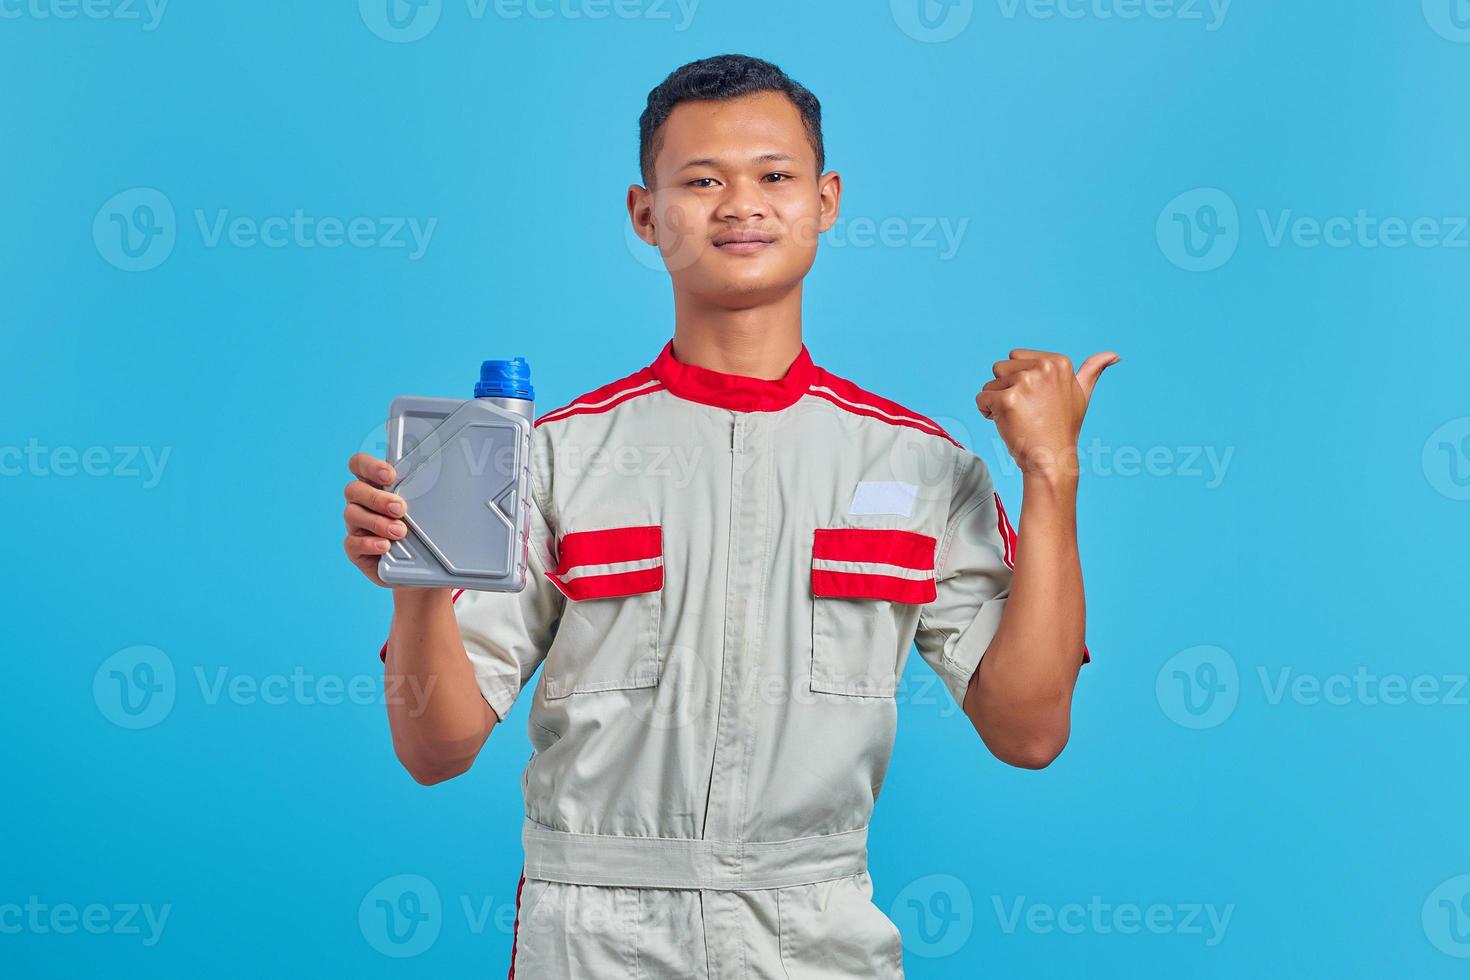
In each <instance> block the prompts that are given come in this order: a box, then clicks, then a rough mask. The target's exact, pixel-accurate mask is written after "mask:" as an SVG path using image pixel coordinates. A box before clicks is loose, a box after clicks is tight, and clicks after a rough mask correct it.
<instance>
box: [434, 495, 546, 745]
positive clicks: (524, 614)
mask: <svg viewBox="0 0 1470 980" xmlns="http://www.w3.org/2000/svg"><path fill="white" fill-rule="evenodd" d="M550 535H551V531H550V528H549V527H548V526H547V522H546V519H545V517H544V516H543V515H542V513H541V508H540V506H539V505H538V506H533V507H532V508H531V530H530V540H529V541H528V542H527V544H528V547H527V549H526V550H527V552H528V556H527V562H528V568H527V570H526V587H525V588H524V589H522V590H521V591H519V592H473V591H470V590H468V589H466V590H464V591H462V592H460V593H459V594H458V596H457V597H456V599H455V602H454V615H455V617H456V618H457V619H458V620H459V635H460V638H461V639H463V640H464V649H465V654H466V655H467V656H468V657H469V658H470V663H471V664H472V665H473V666H474V668H475V681H476V683H478V684H479V686H480V693H481V694H483V695H484V696H485V700H486V701H487V702H488V703H489V704H490V707H492V708H494V709H495V714H496V715H498V716H499V717H500V720H501V721H504V720H505V717H506V715H507V714H509V713H510V708H511V705H512V704H514V703H515V699H516V697H517V695H519V694H520V692H521V689H522V688H523V687H525V685H526V683H527V682H528V681H530V679H531V675H532V674H534V673H536V668H538V667H540V666H541V662H542V661H543V660H545V659H546V652H547V650H549V649H550V648H551V641H552V638H553V637H554V636H555V635H556V627H557V624H558V622H559V621H560V619H561V613H562V609H563V607H564V604H565V602H566V597H565V596H564V595H563V594H562V592H561V590H560V589H558V588H557V587H556V586H555V585H553V584H552V582H551V580H550V579H548V578H547V577H546V569H547V568H548V567H551V568H554V567H555V563H554V562H552V561H551V560H550V552H549V542H550V540H551V538H550Z"/></svg>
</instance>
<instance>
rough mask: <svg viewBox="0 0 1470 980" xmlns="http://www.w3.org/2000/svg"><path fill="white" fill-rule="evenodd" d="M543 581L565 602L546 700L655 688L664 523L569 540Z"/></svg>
mask: <svg viewBox="0 0 1470 980" xmlns="http://www.w3.org/2000/svg"><path fill="white" fill-rule="evenodd" d="M546 577H547V578H549V579H550V580H551V581H552V582H553V583H555V585H556V587H557V588H559V589H561V591H562V592H563V593H564V594H565V595H566V597H567V599H568V602H567V603H566V606H565V607H564V608H563V610H562V617H561V623H560V625H559V626H558V627H557V631H556V637H555V639H554V640H553V641H552V644H551V649H550V650H548V651H547V653H546V662H545V664H544V665H543V666H542V672H543V678H542V680H543V684H544V690H545V696H546V697H547V698H548V699H554V698H564V697H567V696H568V695H572V694H585V693H594V692H597V691H616V690H624V689H630V688H640V687H654V686H656V685H657V684H658V680H659V675H660V673H661V672H662V667H663V662H662V657H661V655H660V650H659V618H660V615H661V613H662V605H663V603H662V601H661V600H662V591H663V586H664V556H663V528H662V527H661V526H660V525H658V524H646V525H638V526H628V527H610V528H599V529H594V530H588V531H576V532H573V533H571V534H567V535H565V536H564V537H563V538H562V539H561V542H560V545H559V549H558V561H557V566H556V571H555V572H551V573H548V574H547V576H546Z"/></svg>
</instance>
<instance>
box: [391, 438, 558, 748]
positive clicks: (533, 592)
mask: <svg viewBox="0 0 1470 980" xmlns="http://www.w3.org/2000/svg"><path fill="white" fill-rule="evenodd" d="M538 448H539V447H538ZM541 458H544V457H540V458H538V463H537V464H536V465H533V467H532V480H531V483H532V494H531V496H532V499H533V504H532V506H531V522H530V527H529V530H528V533H527V540H526V551H527V569H526V585H525V587H524V588H523V589H521V591H519V592H479V591H474V590H470V589H461V590H459V591H457V592H455V594H454V615H455V618H456V619H457V620H458V622H459V635H460V638H461V639H462V640H463V641H464V649H465V655H466V656H468V657H469V660H470V664H471V665H472V666H473V667H474V670H475V681H476V683H477V684H478V685H479V688H480V693H481V694H482V695H484V698H485V701H486V702H487V703H488V704H489V705H490V707H491V708H493V709H494V710H495V714H496V715H497V716H498V717H499V718H500V720H501V721H504V720H505V717H506V715H508V714H509V713H510V709H511V705H513V704H514V703H515V699H516V697H517V696H518V695H519V694H520V692H521V689H522V688H523V687H524V686H525V685H526V683H527V682H528V681H529V680H530V679H531V676H532V675H533V674H535V672H536V668H538V667H539V666H541V662H542V661H543V660H545V659H546V653H547V651H548V650H549V649H550V648H551V641H552V638H553V637H554V636H555V635H556V628H557V625H558V623H559V622H560V620H561V614H562V610H563V608H564V606H565V603H566V597H565V596H564V595H563V594H562V592H561V590H560V589H558V588H557V587H556V586H555V585H554V584H552V582H551V580H550V579H548V578H547V577H546V570H547V569H548V568H555V567H556V562H555V559H554V542H555V540H556V538H555V532H554V531H553V530H552V528H551V525H550V522H549V521H548V520H547V518H546V513H545V510H544V506H543V501H544V500H545V496H544V494H543V489H544V485H545V483H546V482H549V481H545V480H543V479H542V477H541V475H540V473H539V470H540V469H541V465H540V459H541ZM387 655H388V645H387V643H384V644H383V649H382V650H381V651H380V652H379V656H380V657H383V658H386V657H387Z"/></svg>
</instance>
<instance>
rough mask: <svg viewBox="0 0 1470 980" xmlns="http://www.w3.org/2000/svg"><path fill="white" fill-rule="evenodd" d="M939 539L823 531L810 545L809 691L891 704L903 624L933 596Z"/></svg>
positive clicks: (844, 529)
mask: <svg viewBox="0 0 1470 980" xmlns="http://www.w3.org/2000/svg"><path fill="white" fill-rule="evenodd" d="M936 544H937V542H936V540H935V539H934V538H933V537H931V536H930V535H927V534H920V533H918V532H917V531H905V530H898V529H889V528H866V527H840V528H832V527H819V528H817V529H816V531H815V532H814V537H813V540H812V576H811V584H812V675H811V689H812V690H813V691H818V692H822V693H826V694H845V695H849V696H857V697H878V698H889V697H893V696H894V693H895V692H896V690H897V688H898V662H899V658H898V653H899V650H898V645H899V638H900V632H899V631H900V626H899V621H900V619H901V618H905V617H904V616H903V613H904V612H905V610H903V609H899V608H895V604H898V605H905V606H913V607H915V608H916V607H917V606H918V605H919V604H922V603H925V602H930V601H932V600H933V599H934V596H935V587H934V549H935V545H936Z"/></svg>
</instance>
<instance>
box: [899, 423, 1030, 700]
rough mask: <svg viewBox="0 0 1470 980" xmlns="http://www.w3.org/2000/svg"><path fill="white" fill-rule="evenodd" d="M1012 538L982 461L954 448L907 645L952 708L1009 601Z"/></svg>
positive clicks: (988, 473)
mask: <svg viewBox="0 0 1470 980" xmlns="http://www.w3.org/2000/svg"><path fill="white" fill-rule="evenodd" d="M1014 546H1015V538H1014V535H1013V533H1012V532H1011V530H1010V526H1009V523H1008V522H1007V520H1006V517H1005V511H1004V509H1003V508H1002V506H1001V503H1000V496H999V494H997V493H996V492H995V487H994V486H993V485H992V483H991V479H990V472H989V470H988V469H987V468H986V466H985V463H984V461H983V460H981V459H980V458H979V457H978V456H976V455H975V454H974V453H972V452H969V451H968V450H960V451H959V455H958V456H957V458H956V463H955V473H954V483H953V490H952V492H951V494H950V502H949V510H948V517H947V520H946V523H945V529H944V535H943V537H942V538H941V539H940V540H939V544H938V546H937V550H936V553H935V559H934V580H935V581H934V591H935V596H934V598H933V599H932V600H930V601H929V602H927V603H925V604H924V605H923V607H922V608H921V609H920V610H919V625H918V630H917V632H916V633H915V635H914V645H915V647H916V648H917V649H918V651H919V655H920V656H921V657H923V658H924V660H925V662H927V663H928V664H929V666H930V667H932V668H934V672H935V673H937V674H938V675H939V677H940V679H941V680H942V681H943V682H944V685H945V687H947V688H948V689H949V692H950V694H951V695H953V697H954V699H955V702H956V703H957V704H961V705H963V704H964V702H965V691H966V690H967V689H968V688H969V685H970V678H972V677H973V676H974V675H975V670H976V668H977V667H979V666H980V658H981V657H982V656H984V655H985V648H986V647H988V646H989V645H990V641H991V639H992V638H993V637H994V636H995V633H996V630H997V629H999V628H1000V616H1001V613H1002V611H1004V609H1005V604H1006V599H1007V597H1008V596H1009V595H1010V588H1011V569H1012V568H1013V566H1014V560H1015V558H1014Z"/></svg>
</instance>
